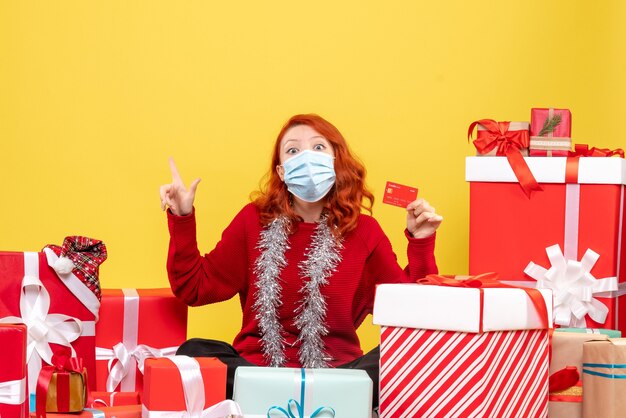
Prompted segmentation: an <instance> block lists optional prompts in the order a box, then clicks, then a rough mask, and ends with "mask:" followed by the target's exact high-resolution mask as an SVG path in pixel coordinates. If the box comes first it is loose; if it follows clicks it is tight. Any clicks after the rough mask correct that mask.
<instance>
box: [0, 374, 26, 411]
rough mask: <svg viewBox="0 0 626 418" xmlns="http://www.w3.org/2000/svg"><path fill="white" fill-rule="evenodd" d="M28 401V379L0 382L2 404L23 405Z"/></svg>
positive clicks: (0, 402)
mask: <svg viewBox="0 0 626 418" xmlns="http://www.w3.org/2000/svg"><path fill="white" fill-rule="evenodd" d="M25 401H26V378H23V379H20V380H10V381H8V382H0V404H6V405H21V404H23V403H24V402H25Z"/></svg>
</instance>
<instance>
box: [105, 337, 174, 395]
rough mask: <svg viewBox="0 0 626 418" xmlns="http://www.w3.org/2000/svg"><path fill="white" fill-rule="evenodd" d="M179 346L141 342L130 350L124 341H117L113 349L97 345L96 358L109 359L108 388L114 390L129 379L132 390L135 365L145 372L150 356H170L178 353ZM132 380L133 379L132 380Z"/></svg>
mask: <svg viewBox="0 0 626 418" xmlns="http://www.w3.org/2000/svg"><path fill="white" fill-rule="evenodd" d="M177 349H178V347H166V348H154V347H150V346H148V345H145V344H139V345H138V346H137V347H135V348H134V349H132V350H128V348H126V346H125V345H124V343H117V344H115V345H114V346H113V349H108V348H102V347H96V360H108V361H109V363H108V370H109V377H107V382H106V390H107V392H113V391H115V389H116V388H117V386H118V385H119V384H120V383H123V382H125V381H126V380H129V381H130V382H129V385H128V387H125V388H123V389H124V390H130V389H132V388H134V387H135V373H134V371H135V365H137V368H138V369H139V371H140V372H141V373H142V374H143V365H144V363H145V361H146V359H148V358H159V357H170V356H173V355H174V354H176V350H177ZM131 380H132V381H131Z"/></svg>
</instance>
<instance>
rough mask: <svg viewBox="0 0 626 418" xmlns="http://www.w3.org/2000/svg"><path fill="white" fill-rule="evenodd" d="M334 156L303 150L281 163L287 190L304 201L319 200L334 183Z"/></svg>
mask: <svg viewBox="0 0 626 418" xmlns="http://www.w3.org/2000/svg"><path fill="white" fill-rule="evenodd" d="M334 160H335V159H334V157H333V156H332V155H329V154H326V153H323V152H317V151H310V150H305V151H302V152H301V153H299V154H298V155H296V156H295V157H291V158H290V159H288V160H287V161H285V162H284V163H283V168H284V169H285V177H284V178H285V180H284V181H285V184H286V185H287V190H289V191H290V192H291V193H292V194H293V195H295V196H297V197H299V198H300V199H302V200H304V201H305V202H317V201H319V200H321V199H322V198H323V197H324V196H326V194H327V193H328V192H329V190H330V189H331V188H332V187H333V185H334V184H335V167H334Z"/></svg>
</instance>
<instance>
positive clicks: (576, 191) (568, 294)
mask: <svg viewBox="0 0 626 418" xmlns="http://www.w3.org/2000/svg"><path fill="white" fill-rule="evenodd" d="M525 160H526V162H527V163H528V166H529V168H530V169H531V171H532V173H533V175H534V176H535V178H536V179H537V181H538V182H539V184H540V185H541V187H542V188H543V191H540V192H534V193H533V194H532V196H531V197H530V198H528V197H527V196H526V195H525V194H524V192H523V191H522V190H521V189H520V187H519V185H518V184H517V179H516V177H515V175H514V173H513V172H512V170H511V168H510V167H509V165H508V164H507V161H506V159H504V158H502V157H480V158H479V157H468V158H467V160H466V180H467V181H469V182H470V254H469V272H470V274H476V273H479V272H483V271H496V272H498V273H500V274H501V277H506V278H507V280H512V281H519V282H527V283H526V285H529V286H534V285H537V286H545V287H549V288H551V289H553V290H554V293H555V295H554V296H555V305H554V306H555V323H556V324H557V325H560V326H565V327H578V328H609V329H620V330H622V331H623V330H624V327H626V307H625V308H624V309H619V310H618V309H617V305H618V304H623V303H624V297H622V296H621V294H622V293H623V290H622V287H623V286H624V285H619V286H620V287H619V288H618V282H623V281H624V280H625V278H626V274H625V270H626V263H621V264H620V262H619V260H620V258H621V257H623V249H622V245H621V243H622V238H623V236H624V233H625V231H626V229H625V228H624V223H623V222H622V220H623V208H624V200H625V196H624V184H626V163H625V160H624V159H622V158H602V157H579V158H561V157H555V158H541V157H528V158H526V159H525ZM533 279H534V280H535V281H533ZM618 290H619V291H618Z"/></svg>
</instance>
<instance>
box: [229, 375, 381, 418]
mask: <svg viewBox="0 0 626 418" xmlns="http://www.w3.org/2000/svg"><path fill="white" fill-rule="evenodd" d="M372 386H373V383H372V379H370V377H369V376H368V375H367V373H366V372H365V371H364V370H348V369H297V368H289V367H284V368H283V367H280V368H276V367H238V368H237V370H236V371H235V385H234V388H233V400H235V401H236V402H237V403H238V404H239V405H240V406H241V410H242V411H243V413H244V417H266V416H274V415H273V414H279V415H281V416H282V415H283V414H284V415H287V416H293V415H295V416H298V417H307V418H308V417H312V416H317V415H318V414H319V415H320V417H322V416H324V417H325V416H327V415H326V414H332V415H328V416H337V417H350V418H370V414H371V413H372V390H373V389H372ZM290 413H291V414H293V415H289V414H290Z"/></svg>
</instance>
